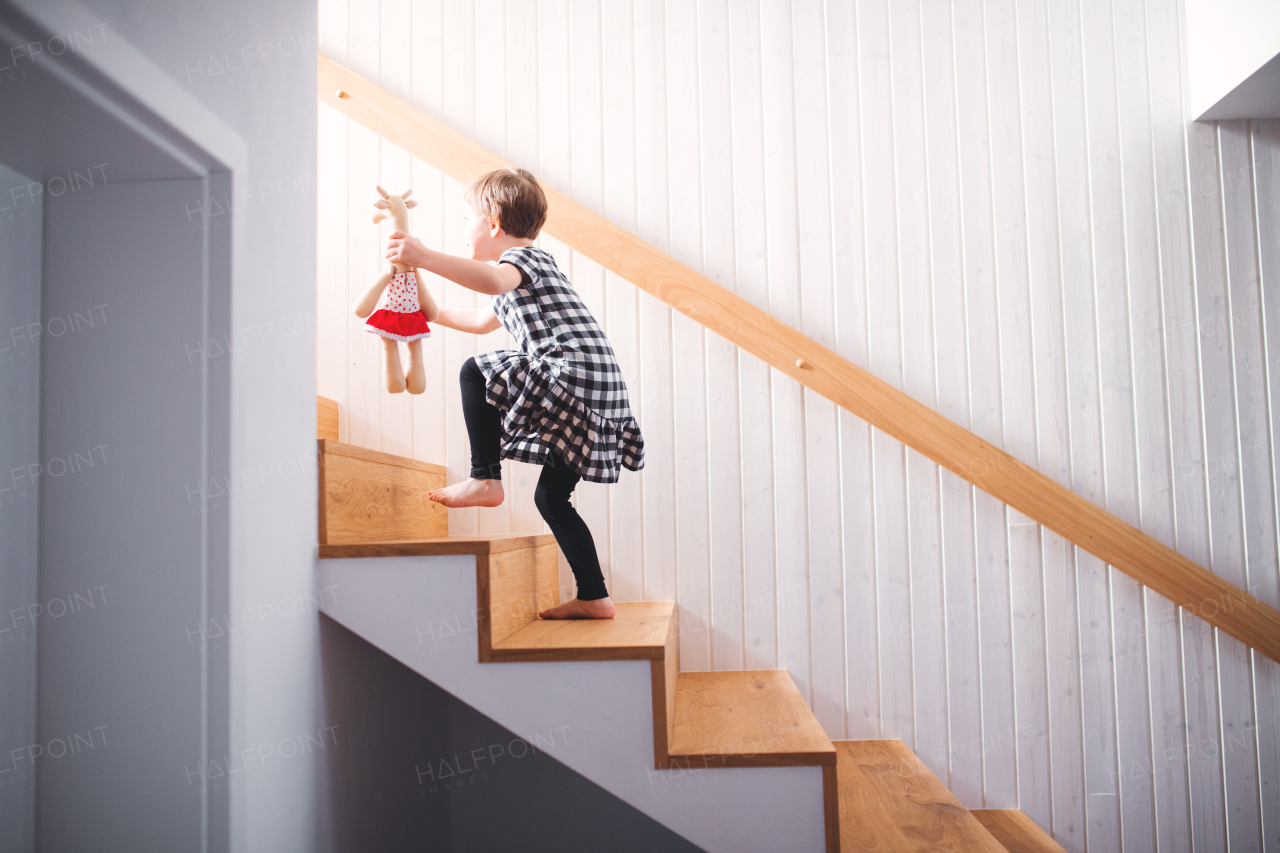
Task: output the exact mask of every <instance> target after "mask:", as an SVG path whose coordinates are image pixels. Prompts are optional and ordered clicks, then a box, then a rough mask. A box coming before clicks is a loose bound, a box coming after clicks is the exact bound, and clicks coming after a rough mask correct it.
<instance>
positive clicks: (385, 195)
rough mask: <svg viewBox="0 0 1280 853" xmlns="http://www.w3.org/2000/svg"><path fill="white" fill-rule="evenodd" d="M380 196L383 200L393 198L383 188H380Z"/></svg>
mask: <svg viewBox="0 0 1280 853" xmlns="http://www.w3.org/2000/svg"><path fill="white" fill-rule="evenodd" d="M375 186H376V185H375ZM378 195H380V196H382V197H383V198H391V196H390V195H388V194H387V191H386V190H384V189H383V188H382V187H378Z"/></svg>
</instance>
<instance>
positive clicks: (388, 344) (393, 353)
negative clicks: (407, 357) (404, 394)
mask: <svg viewBox="0 0 1280 853" xmlns="http://www.w3.org/2000/svg"><path fill="white" fill-rule="evenodd" d="M382 344H383V350H384V351H385V358H384V359H383V364H384V365H385V367H386V371H387V390H388V391H389V392H391V393H392V394H399V393H400V392H401V391H403V390H404V368H403V367H402V366H401V365H400V345H399V344H398V343H396V342H395V341H393V340H391V338H383V339H382Z"/></svg>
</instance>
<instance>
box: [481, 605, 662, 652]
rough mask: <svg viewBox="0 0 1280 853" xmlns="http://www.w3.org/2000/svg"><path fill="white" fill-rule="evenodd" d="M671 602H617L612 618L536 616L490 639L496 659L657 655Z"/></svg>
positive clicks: (660, 648) (659, 650) (660, 649)
mask: <svg viewBox="0 0 1280 853" xmlns="http://www.w3.org/2000/svg"><path fill="white" fill-rule="evenodd" d="M674 613H675V603H674V602H671V601H639V602H629V603H622V604H618V605H617V614H616V615H615V616H614V618H612V619H537V620H535V621H533V622H532V623H530V624H529V625H526V626H525V627H523V628H521V629H520V630H519V631H516V632H515V633H514V634H512V635H511V636H509V637H505V638H503V639H502V640H501V641H499V642H496V643H494V644H493V659H494V660H517V659H518V660H601V659H605V660H627V659H637V660H659V659H661V658H662V655H663V651H664V649H665V648H666V642H667V632H668V630H669V627H670V624H671V619H672V617H673V615H674Z"/></svg>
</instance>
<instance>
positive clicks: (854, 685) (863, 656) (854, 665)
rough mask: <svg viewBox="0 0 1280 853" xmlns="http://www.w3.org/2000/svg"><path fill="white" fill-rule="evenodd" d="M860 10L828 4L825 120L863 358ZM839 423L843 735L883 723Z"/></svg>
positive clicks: (851, 352)
mask: <svg viewBox="0 0 1280 853" xmlns="http://www.w3.org/2000/svg"><path fill="white" fill-rule="evenodd" d="M857 44H858V32H857V18H856V15H855V13H854V9H853V8H852V5H851V4H847V3H840V2H831V3H827V5H826V53H827V79H828V83H827V99H828V104H829V107H828V127H829V132H830V135H831V158H830V162H831V229H832V242H833V243H834V248H835V251H834V261H833V283H834V287H835V308H834V310H835V321H836V322H835V337H836V340H835V348H836V351H837V352H839V353H840V354H841V355H843V356H844V357H845V358H848V359H850V360H851V361H853V362H854V363H856V364H866V363H867V331H868V330H867V314H866V305H867V293H866V291H867V282H866V275H865V274H866V263H865V252H864V243H863V234H864V233H865V232H864V226H863V220H864V219H865V217H866V208H865V198H864V196H863V193H862V189H861V188H862V169H863V163H862V138H861V132H862V124H861V101H860V99H859V95H858V93H859V89H860V84H859V74H858V52H857V49H856V46H857ZM838 420H839V427H840V503H841V515H840V522H841V533H842V536H841V540H842V542H841V547H842V550H843V554H844V560H843V564H842V566H841V569H842V572H843V576H844V624H845V661H846V664H845V666H846V674H845V703H846V708H847V711H846V714H845V721H844V727H843V731H844V734H843V736H844V737H847V738H853V739H868V738H874V737H878V736H879V731H880V673H879V666H878V658H879V640H878V637H877V631H878V625H877V610H876V607H877V596H876V564H875V541H874V538H873V537H872V536H869V535H867V531H869V530H870V529H871V520H872V490H871V477H870V473H871V456H870V451H871V428H870V427H869V426H868V425H867V423H866V422H865V421H863V420H861V419H859V418H855V417H853V416H851V415H850V414H849V413H848V412H844V411H841V412H839V413H838Z"/></svg>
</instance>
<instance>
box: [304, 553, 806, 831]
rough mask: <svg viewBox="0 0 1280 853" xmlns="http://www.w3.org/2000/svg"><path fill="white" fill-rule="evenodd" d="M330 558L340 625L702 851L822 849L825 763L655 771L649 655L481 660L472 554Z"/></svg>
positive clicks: (323, 572)
mask: <svg viewBox="0 0 1280 853" xmlns="http://www.w3.org/2000/svg"><path fill="white" fill-rule="evenodd" d="M319 564H320V581H321V587H322V588H324V589H326V590H329V591H330V592H331V593H332V595H329V596H326V599H327V601H326V603H325V605H324V606H323V607H322V609H323V611H324V612H325V613H326V614H328V615H329V616H330V617H331V618H332V619H334V620H335V621H337V622H338V623H339V624H341V625H343V626H345V627H346V628H348V629H349V630H351V631H352V632H354V633H356V634H358V635H359V636H361V637H363V638H364V639H365V640H366V641H368V642H369V643H372V644H373V645H374V646H376V647H377V648H379V649H381V650H383V651H384V652H386V653H387V654H389V655H391V656H392V657H394V658H395V659H396V660H399V661H400V662H401V663H403V664H405V665H406V666H408V667H409V668H411V669H413V670H414V671H415V672H417V673H419V674H420V675H422V676H423V677H425V678H427V679H429V680H431V681H432V682H434V683H435V684H437V685H438V686H440V687H441V688H443V689H444V690H447V691H448V692H450V693H452V694H453V695H454V696H456V697H458V698H459V699H461V700H462V701H464V702H466V703H467V704H469V705H471V706H472V707H474V708H476V709H477V710H478V711H480V712H481V713H483V714H485V715H487V716H489V717H490V718H491V719H493V720H495V721H496V722H498V723H500V724H501V725H503V726H505V727H507V728H508V729H510V730H511V731H513V732H514V733H516V734H517V735H519V736H520V737H522V738H524V739H525V740H527V741H528V742H529V743H531V744H534V745H535V746H537V747H538V748H540V749H543V750H544V751H545V752H546V753H547V754H549V755H552V756H554V757H555V758H556V759H557V760H559V761H561V762H562V763H564V764H565V765H566V766H568V767H570V768H571V769H573V770H574V771H576V772H578V773H580V774H582V775H583V776H585V777H586V778H588V779H590V780H591V781H593V782H595V783H596V784H597V785H600V786H601V787H602V788H604V789H605V790H607V791H609V792H610V793H612V794H614V795H615V796H617V797H618V798H620V799H622V800H623V801H624V802H626V803H629V804H630V805H632V806H633V807H635V808H637V809H639V810H640V811H642V812H644V813H645V814H647V815H649V816H650V817H652V818H653V819H654V820H656V821H658V822H659V823H661V824H663V825H664V826H666V827H668V828H669V829H671V830H672V831H673V832H676V833H678V834H680V835H682V836H684V837H685V838H687V839H688V840H689V841H691V842H693V843H694V844H696V845H698V846H699V847H702V848H703V849H705V850H708V851H725V853H744V851H755V850H759V851H777V850H788V851H795V853H803V852H804V851H814V853H820V851H823V850H825V840H824V835H823V809H822V770H821V768H819V767H749V768H723V767H714V766H713V767H710V768H707V769H699V770H695V771H683V770H655V769H653V705H652V698H651V694H650V665H649V662H648V661H637V660H627V661H581V662H579V661H573V662H545V663H488V664H482V663H480V662H479V654H478V650H477V637H476V620H475V608H476V568H475V558H474V557H471V556H451V557H381V558H365V559H344V560H321V561H319Z"/></svg>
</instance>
